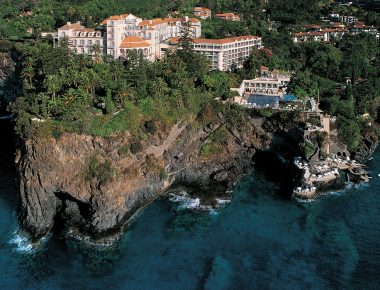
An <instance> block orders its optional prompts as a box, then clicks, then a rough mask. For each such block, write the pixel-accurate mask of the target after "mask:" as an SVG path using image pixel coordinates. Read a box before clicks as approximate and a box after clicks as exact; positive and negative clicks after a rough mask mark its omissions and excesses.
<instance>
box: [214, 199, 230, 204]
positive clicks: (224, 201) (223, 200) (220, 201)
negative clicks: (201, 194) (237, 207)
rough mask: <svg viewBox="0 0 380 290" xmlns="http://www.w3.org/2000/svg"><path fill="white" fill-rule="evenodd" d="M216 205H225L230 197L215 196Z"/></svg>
mask: <svg viewBox="0 0 380 290" xmlns="http://www.w3.org/2000/svg"><path fill="white" fill-rule="evenodd" d="M215 200H216V202H217V203H218V205H225V204H228V203H230V202H231V200H230V199H221V198H215Z"/></svg>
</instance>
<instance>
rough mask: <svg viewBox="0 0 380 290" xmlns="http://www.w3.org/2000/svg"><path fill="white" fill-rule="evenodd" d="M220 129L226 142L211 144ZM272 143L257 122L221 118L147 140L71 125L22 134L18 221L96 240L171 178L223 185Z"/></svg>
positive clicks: (35, 233) (36, 234) (34, 229)
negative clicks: (38, 135) (41, 134)
mask: <svg viewBox="0 0 380 290" xmlns="http://www.w3.org/2000/svg"><path fill="white" fill-rule="evenodd" d="M220 131H223V132H224V134H225V135H224V139H223V144H219V145H220V146H218V145H215V146H214V147H212V146H211V145H213V144H214V143H213V142H214V141H212V140H211V139H212V136H214V135H215V134H216V132H220ZM219 135H220V134H219ZM219 142H220V141H219ZM270 143H271V135H270V134H268V133H266V132H264V131H263V130H262V129H260V128H258V127H256V126H255V125H254V123H253V122H250V121H247V122H246V123H245V124H244V126H241V125H239V126H237V125H235V126H234V125H231V124H229V123H226V122H224V121H223V120H222V119H221V122H219V123H218V124H217V125H215V126H210V125H208V126H205V127H200V128H197V127H192V126H191V125H189V124H175V125H174V126H172V127H170V128H166V129H161V130H160V131H159V132H157V133H155V134H150V135H149V136H148V138H147V139H146V140H145V141H139V140H137V141H136V140H135V139H134V138H132V136H131V135H130V134H128V133H124V134H120V135H115V136H113V137H110V138H108V139H104V138H100V137H93V136H88V135H79V134H73V133H65V134H64V135H62V136H60V138H58V139H54V138H51V139H49V140H43V141H40V142H36V141H32V140H26V141H24V140H22V141H21V143H20V146H19V150H18V154H17V158H16V162H17V166H18V172H19V184H20V193H21V211H20V223H21V226H22V228H23V229H24V230H26V231H27V232H28V233H30V234H31V236H32V237H33V238H34V239H38V238H40V237H42V236H44V235H46V234H47V233H48V232H49V231H50V230H51V229H52V227H53V225H54V223H55V222H63V223H64V225H65V227H67V228H70V229H72V230H73V231H74V232H78V233H80V234H83V235H87V236H89V237H91V238H92V239H95V240H97V239H102V238H104V237H108V236H112V235H114V234H115V233H117V232H118V231H119V230H120V229H121V228H122V226H123V225H124V224H125V222H126V221H127V220H128V218H129V217H130V216H131V215H132V214H133V213H134V212H135V211H136V210H137V209H139V208H140V207H142V206H143V205H144V204H146V203H148V202H150V201H151V200H152V199H154V198H156V197H157V196H158V195H159V194H160V193H162V192H163V191H165V190H166V189H168V188H169V187H171V186H173V185H176V184H180V185H185V186H186V185H197V186H200V187H201V188H213V189H216V188H218V187H221V188H223V189H224V190H225V189H226V188H227V187H228V186H229V185H231V184H232V183H233V182H234V181H236V179H237V178H238V177H239V176H241V175H243V174H245V173H247V172H248V171H249V169H250V168H251V166H252V157H253V155H254V154H255V150H257V149H260V150H261V149H266V148H268V146H269V145H270ZM210 148H214V149H213V150H211V149H210ZM215 148H216V149H217V150H216V149H215ZM206 149H207V150H206ZM213 192H215V190H210V194H213Z"/></svg>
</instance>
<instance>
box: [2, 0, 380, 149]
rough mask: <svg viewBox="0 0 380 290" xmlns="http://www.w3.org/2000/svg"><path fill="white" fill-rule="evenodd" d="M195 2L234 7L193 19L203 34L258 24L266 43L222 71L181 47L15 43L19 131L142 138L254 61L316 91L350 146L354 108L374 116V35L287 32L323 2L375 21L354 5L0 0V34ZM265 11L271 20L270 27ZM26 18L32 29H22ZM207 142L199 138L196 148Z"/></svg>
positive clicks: (356, 117)
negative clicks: (159, 50) (119, 51)
mask: <svg viewBox="0 0 380 290" xmlns="http://www.w3.org/2000/svg"><path fill="white" fill-rule="evenodd" d="M372 2H373V1H372ZM195 5H198V6H206V7H209V8H211V9H212V11H213V13H217V12H227V11H233V12H236V13H238V14H239V15H240V16H241V21H240V22H231V21H221V20H217V19H214V18H212V19H209V20H202V32H203V35H204V36H205V37H209V38H220V37H226V36H233V35H243V34H257V35H261V36H263V42H264V45H265V47H266V49H263V50H260V51H259V50H255V51H254V52H253V54H252V55H251V57H250V58H249V59H248V60H247V61H246V63H245V65H244V68H242V69H239V70H237V71H234V72H230V73H224V72H219V71H211V72H209V71H208V70H207V61H206V60H205V59H204V58H202V57H201V56H199V55H196V54H194V53H193V52H191V51H189V50H188V49H184V50H183V51H182V52H179V53H173V54H170V55H168V56H167V57H165V58H164V59H163V60H162V61H159V62H156V63H148V62H146V61H145V60H144V59H142V58H141V57H140V56H139V55H137V54H134V53H131V54H130V55H129V58H128V60H127V61H121V60H118V61H111V60H107V59H102V58H101V57H100V56H99V57H96V58H95V59H91V58H88V57H86V56H76V55H72V54H71V53H69V50H68V49H67V47H66V46H65V45H62V46H61V47H59V48H52V46H51V44H50V43H49V41H47V40H38V39H36V40H34V41H32V42H31V43H30V44H25V43H24V44H23V45H19V46H18V47H17V49H16V51H17V55H18V59H20V60H21V62H22V66H23V69H22V78H23V96H22V97H20V98H18V99H17V101H16V102H15V103H14V104H13V106H12V108H13V110H14V111H16V112H17V113H18V119H17V120H18V121H17V130H18V132H19V133H20V134H23V135H24V136H27V137H30V136H35V137H37V138H43V136H46V135H47V134H53V135H54V136H59V135H60V134H61V133H62V132H65V131H76V132H82V133H87V134H94V135H101V136H110V135H111V134H113V133H116V132H120V131H125V130H128V131H130V132H132V133H133V134H134V135H135V136H136V138H137V139H141V138H144V135H146V134H151V133H152V132H154V130H156V128H157V127H159V126H161V125H165V124H170V123H174V122H177V121H178V120H181V119H185V118H188V119H194V116H197V115H199V114H200V112H205V107H208V106H209V107H212V108H217V109H218V110H222V108H221V107H222V106H219V105H218V106H217V105H216V103H215V101H214V99H215V98H221V99H228V98H230V97H231V96H232V94H231V92H230V90H229V87H236V86H237V85H238V84H239V83H240V81H241V80H242V79H244V78H251V77H253V76H254V75H256V74H257V70H258V68H259V67H260V66H262V65H265V66H268V67H269V68H270V69H280V70H289V71H292V72H294V77H293V78H292V82H291V84H290V90H291V91H292V92H293V93H294V94H296V95H297V96H298V97H299V98H301V99H302V98H306V97H315V98H317V97H319V98H320V104H321V108H322V109H323V110H325V111H326V112H327V113H330V114H332V115H335V116H337V117H338V118H337V122H338V124H339V136H340V138H341V140H343V141H344V142H345V143H346V144H348V145H349V148H350V149H352V150H354V149H356V148H357V146H358V144H359V141H360V134H361V132H363V130H366V129H367V127H368V124H369V122H368V121H366V120H364V119H363V117H362V115H363V114H364V113H369V114H370V121H371V119H372V121H373V120H376V119H379V117H378V108H379V98H378V96H379V95H380V69H379V68H380V63H379V62H380V61H379V53H380V51H379V42H377V41H376V40H375V38H374V37H373V36H370V35H357V36H346V37H345V38H343V40H341V41H339V42H338V41H337V42H335V43H333V44H332V45H330V44H324V43H307V44H294V43H293V42H292V40H291V37H290V33H291V32H294V31H295V30H297V29H299V28H300V25H301V24H306V23H321V17H323V16H327V15H328V14H329V13H332V12H335V13H341V14H345V15H355V16H357V17H360V18H361V19H364V20H365V21H366V22H367V23H368V24H372V25H379V24H380V16H379V15H380V14H379V13H377V12H375V11H369V10H364V9H361V8H358V7H357V6H340V5H338V3H330V1H319V0H311V1H301V0H289V1H286V2H285V1H282V0H271V1H269V3H268V4H265V1H259V0H242V1H229V0H218V1H211V0H200V1H195V0H187V1H186V0H183V1H163V0H156V1H148V0H128V1H127V0H120V1H108V2H107V1H106V2H105V1H103V0H62V1H56V0H16V1H15V0H12V1H10V0H6V1H2V2H1V3H0V15H1V16H2V17H1V18H0V37H3V38H10V39H12V38H20V37H25V36H28V35H29V36H33V35H34V36H35V37H37V36H38V34H39V32H40V31H41V30H52V29H54V28H56V27H57V26H60V25H62V24H63V23H65V22H66V21H77V20H80V21H82V22H83V23H84V24H85V25H86V26H90V27H91V26H92V27H94V26H96V25H97V23H98V22H99V21H100V20H101V19H103V18H105V17H107V16H109V15H112V14H119V13H125V12H131V13H133V14H135V15H138V16H140V17H143V18H152V17H163V16H166V15H167V14H168V12H169V11H173V10H178V11H179V15H189V14H191V10H192V8H193V7H194V6H195ZM268 19H270V20H274V21H276V25H275V26H274V29H272V30H269V29H268V27H269V26H270V22H269V21H268ZM272 24H273V23H272ZM30 27H31V28H33V33H32V34H28V33H27V29H28V28H30ZM347 81H349V84H347ZM211 102H214V103H213V104H212V105H211V106H210V103H211ZM206 111H207V110H206ZM264 113H266V112H264ZM269 113H270V112H269ZM206 115H207V114H206ZM235 117H236V116H235ZM32 118H35V121H33V122H32V121H31V119H32ZM38 120H43V122H38ZM34 123H36V124H37V123H38V124H39V126H34ZM214 143H215V144H218V142H214ZM136 144H138V143H136ZM219 145H220V144H219ZM210 150H211V151H212V148H211V147H210V146H208V147H207V146H206V147H205V148H203V153H204V155H205V156H207V154H208V152H210Z"/></svg>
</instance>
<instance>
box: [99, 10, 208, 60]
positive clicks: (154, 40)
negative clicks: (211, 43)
mask: <svg viewBox="0 0 380 290" xmlns="http://www.w3.org/2000/svg"><path fill="white" fill-rule="evenodd" d="M184 22H189V23H190V34H191V37H193V38H197V37H199V36H200V35H201V22H200V21H199V20H198V19H195V18H187V17H185V18H155V19H150V20H142V19H141V18H139V17H136V16H134V15H132V14H123V15H118V16H111V17H109V18H107V19H105V20H103V21H102V23H101V24H102V25H104V26H105V27H106V31H107V54H108V55H112V56H113V57H114V58H118V57H119V56H120V50H119V48H120V44H121V42H122V41H123V39H124V38H126V37H127V36H138V37H140V38H142V39H144V40H146V41H148V42H149V43H150V44H151V45H152V53H153V55H152V56H151V58H150V59H151V60H154V59H158V58H160V57H161V50H162V48H164V47H165V45H164V42H165V41H166V40H168V39H169V38H171V37H180V36H181V35H182V33H183V27H184V26H183V24H184Z"/></svg>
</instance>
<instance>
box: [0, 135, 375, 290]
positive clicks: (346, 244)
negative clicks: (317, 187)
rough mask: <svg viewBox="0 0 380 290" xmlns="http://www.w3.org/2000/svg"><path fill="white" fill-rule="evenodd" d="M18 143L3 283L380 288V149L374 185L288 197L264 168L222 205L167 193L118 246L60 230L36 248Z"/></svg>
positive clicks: (3, 229) (6, 172)
mask: <svg viewBox="0 0 380 290" xmlns="http://www.w3.org/2000/svg"><path fill="white" fill-rule="evenodd" d="M8 141H9V140H8ZM9 143H10V142H7V140H4V138H3V139H2V140H0V149H1V150H0V269H1V270H0V289H131V290H142V289H170V290H172V289H239V290H241V289H380V177H379V176H378V174H379V173H380V151H377V152H376V154H375V155H374V157H373V159H372V160H370V161H369V162H368V171H369V173H370V175H371V176H372V177H373V178H372V179H371V181H370V182H369V183H368V184H361V185H358V186H354V185H350V186H349V187H348V188H347V189H345V190H343V191H339V192H333V193H330V194H328V195H325V196H322V197H319V198H318V199H316V200H313V201H309V202H302V201H297V200H294V199H289V198H285V197H284V196H283V195H282V194H280V192H281V187H282V186H283V185H282V183H281V182H279V181H278V179H276V178H273V176H270V174H269V173H268V172H267V171H265V170H261V169H260V168H256V169H254V170H253V171H252V172H251V173H250V174H249V175H247V176H245V177H244V178H242V179H241V180H240V181H239V182H238V183H237V184H236V186H235V187H234V188H233V198H232V200H231V202H229V203H225V204H224V205H222V206H221V207H220V208H219V209H217V210H207V209H205V208H199V207H198V205H199V200H197V199H195V203H194V200H191V199H186V198H185V197H186V195H185V194H183V195H182V196H181V197H179V198H173V196H167V197H162V198H159V199H157V200H156V201H155V202H154V203H152V204H151V205H149V206H148V207H146V208H145V209H144V210H143V211H141V213H140V214H139V215H137V216H136V217H135V219H134V220H133V221H132V222H131V223H130V225H129V226H128V227H127V228H126V230H125V233H124V235H123V237H122V238H121V239H120V240H119V241H117V242H116V243H115V244H114V245H112V246H108V247H100V246H93V245H92V246H91V245H88V244H87V245H86V244H83V243H82V242H79V241H76V240H73V239H70V238H67V237H65V236H64V235H63V234H62V233H61V232H60V231H54V232H53V233H52V234H51V235H50V236H49V237H47V238H46V239H45V240H44V241H42V242H41V245H40V246H39V247H38V248H37V249H36V248H33V247H32V246H31V244H30V243H29V241H28V240H27V239H26V238H25V237H22V236H20V235H19V234H18V224H17V218H16V212H17V206H18V201H17V195H18V193H17V185H16V182H15V172H14V168H13V166H12V159H13V153H12V150H13V148H12V146H9ZM272 174H273V172H272Z"/></svg>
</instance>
